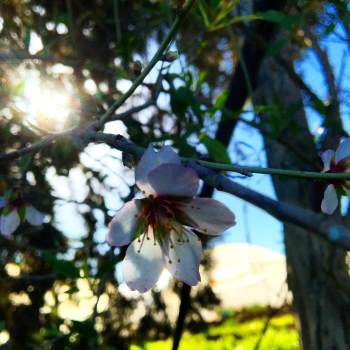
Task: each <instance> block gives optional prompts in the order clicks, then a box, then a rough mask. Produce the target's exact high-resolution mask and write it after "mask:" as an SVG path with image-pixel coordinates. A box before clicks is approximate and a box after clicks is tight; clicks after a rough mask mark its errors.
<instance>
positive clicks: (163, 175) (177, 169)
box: [148, 163, 199, 197]
mask: <svg viewBox="0 0 350 350" xmlns="http://www.w3.org/2000/svg"><path fill="white" fill-rule="evenodd" d="M148 181H149V184H150V185H151V187H152V188H153V190H154V192H156V193H157V194H159V195H164V196H175V197H193V196H194V195H196V193H197V191H198V186H199V178H198V175H197V173H196V172H195V171H194V170H193V169H190V168H186V167H184V166H182V165H180V164H171V163H167V164H162V165H160V166H159V167H157V168H156V169H154V170H152V171H151V172H150V173H149V175H148Z"/></svg>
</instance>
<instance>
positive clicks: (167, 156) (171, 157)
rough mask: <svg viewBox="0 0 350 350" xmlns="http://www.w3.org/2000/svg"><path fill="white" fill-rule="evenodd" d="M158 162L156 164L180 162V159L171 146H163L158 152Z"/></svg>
mask: <svg viewBox="0 0 350 350" xmlns="http://www.w3.org/2000/svg"><path fill="white" fill-rule="evenodd" d="M158 162H159V164H158V165H161V164H165V163H172V164H181V159H180V157H179V156H178V154H177V153H176V152H175V151H174V150H173V148H172V147H170V146H164V147H162V148H161V149H160V150H159V152H158Z"/></svg>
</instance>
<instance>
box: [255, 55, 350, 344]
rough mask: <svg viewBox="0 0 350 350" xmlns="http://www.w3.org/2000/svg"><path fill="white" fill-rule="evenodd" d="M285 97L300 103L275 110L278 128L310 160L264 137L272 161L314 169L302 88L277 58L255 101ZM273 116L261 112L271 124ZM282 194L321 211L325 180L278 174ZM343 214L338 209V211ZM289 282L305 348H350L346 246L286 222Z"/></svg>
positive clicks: (268, 65) (284, 101)
mask: <svg viewBox="0 0 350 350" xmlns="http://www.w3.org/2000/svg"><path fill="white" fill-rule="evenodd" d="M276 101H277V102H278V103H280V104H281V105H282V106H284V107H285V108H287V107H288V106H291V105H299V106H300V108H298V110H297V111H296V112H292V113H289V114H287V113H280V114H276V115H274V116H273V118H275V120H276V118H277V119H278V124H279V125H284V126H285V127H284V129H283V130H282V131H279V132H278V133H279V134H278V135H277V132H276V131H275V132H276V138H277V137H279V138H283V139H284V140H286V141H288V142H287V144H289V143H290V142H291V143H292V144H293V145H294V146H295V147H298V149H299V150H300V151H301V152H303V154H304V155H305V156H307V158H308V159H309V160H310V163H305V160H302V159H298V158H297V157H296V156H295V155H294V154H293V153H292V152H291V151H290V150H289V149H288V148H286V147H284V146H281V144H280V143H278V142H276V141H274V140H273V139H271V138H267V137H265V138H264V141H265V145H266V152H267V158H268V165H269V166H271V167H277V168H288V169H293V168H294V169H300V170H301V169H303V170H307V169H311V168H313V167H315V165H320V164H319V163H320V159H319V157H318V152H317V148H316V144H315V141H314V138H313V136H312V134H311V133H310V131H309V128H308V125H307V121H306V116H305V112H304V109H303V106H302V97H301V94H300V90H299V89H298V88H297V87H296V86H295V85H294V84H293V82H292V81H290V80H289V78H288V76H287V74H286V73H285V72H284V71H283V70H282V69H281V68H280V67H278V66H277V65H276V64H275V63H274V62H273V61H272V60H270V59H269V60H266V61H265V63H264V64H263V66H262V67H261V70H260V75H259V81H258V88H257V93H256V99H255V102H256V103H257V104H258V105H261V104H270V103H275V102H276ZM270 120H271V116H268V115H262V116H260V122H261V124H263V125H264V128H266V125H272V124H269V121H270ZM271 131H273V130H272V129H271ZM272 180H273V184H274V188H275V191H276V195H277V198H278V199H280V200H283V201H286V202H290V203H293V204H297V205H299V206H301V207H307V208H312V209H313V210H314V211H320V204H321V200H322V196H323V190H324V188H325V184H322V183H320V182H314V181H301V180H300V179H298V180H293V179H291V178H290V179H286V178H283V177H273V179H272ZM338 215H339V214H338ZM284 234H285V246H286V255H287V268H288V284H289V287H290V289H291V290H292V292H293V299H294V301H293V302H294V308H295V311H296V312H297V314H298V318H299V324H300V331H301V343H302V346H303V349H305V350H330V349H332V350H346V349H350V292H349V291H350V279H349V273H348V266H347V264H346V261H345V258H346V252H344V251H343V250H341V249H338V248H334V247H332V246H331V245H330V244H328V243H326V242H324V241H321V240H320V239H318V238H317V237H315V236H314V235H313V234H311V233H308V232H303V230H302V229H299V228H297V227H295V226H291V225H287V224H285V225H284Z"/></svg>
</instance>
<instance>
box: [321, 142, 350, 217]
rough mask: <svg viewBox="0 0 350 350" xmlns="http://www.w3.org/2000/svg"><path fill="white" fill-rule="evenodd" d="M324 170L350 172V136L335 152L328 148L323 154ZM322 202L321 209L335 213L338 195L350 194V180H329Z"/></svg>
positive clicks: (327, 171)
mask: <svg viewBox="0 0 350 350" xmlns="http://www.w3.org/2000/svg"><path fill="white" fill-rule="evenodd" d="M321 158H322V161H323V171H324V172H326V173H347V172H350V138H348V139H346V140H344V141H343V142H341V143H340V144H339V146H338V148H337V150H336V151H335V152H334V151H333V150H330V149H329V150H327V151H325V152H323V153H322V154H321ZM329 182H330V184H329V185H328V186H327V188H326V190H325V192H324V197H323V200H322V203H321V210H322V211H323V212H324V213H326V214H329V215H331V214H333V213H334V211H335V210H336V209H337V207H338V195H349V194H350V181H349V180H329Z"/></svg>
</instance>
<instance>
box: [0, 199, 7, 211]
mask: <svg viewBox="0 0 350 350" xmlns="http://www.w3.org/2000/svg"><path fill="white" fill-rule="evenodd" d="M6 205H7V200H6V199H5V197H0V209H1V208H4V207H6Z"/></svg>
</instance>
